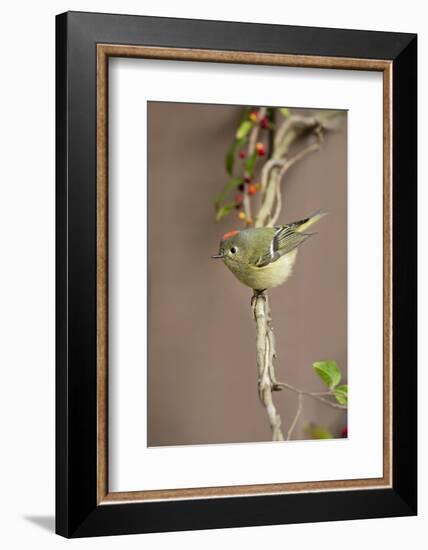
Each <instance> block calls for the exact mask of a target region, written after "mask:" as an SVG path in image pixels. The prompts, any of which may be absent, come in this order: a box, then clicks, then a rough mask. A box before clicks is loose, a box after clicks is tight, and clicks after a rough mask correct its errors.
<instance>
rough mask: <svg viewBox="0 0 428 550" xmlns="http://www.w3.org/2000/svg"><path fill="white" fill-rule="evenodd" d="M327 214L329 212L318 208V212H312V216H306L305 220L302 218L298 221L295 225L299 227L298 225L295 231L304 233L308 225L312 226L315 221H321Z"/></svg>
mask: <svg viewBox="0 0 428 550" xmlns="http://www.w3.org/2000/svg"><path fill="white" fill-rule="evenodd" d="M326 214H327V212H323V211H322V210H318V212H315V214H312V216H309V218H306V219H304V220H300V221H299V222H296V224H295V225H296V226H297V227H296V229H295V231H297V232H298V233H303V232H304V231H306V229H308V227H310V226H311V225H313V224H314V223H316V222H317V221H319V220H320V219H321V218H323V217H324V216H325V215H326Z"/></svg>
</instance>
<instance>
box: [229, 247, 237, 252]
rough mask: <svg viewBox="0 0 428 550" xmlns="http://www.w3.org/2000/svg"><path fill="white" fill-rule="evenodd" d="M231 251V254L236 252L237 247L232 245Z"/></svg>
mask: <svg viewBox="0 0 428 550" xmlns="http://www.w3.org/2000/svg"><path fill="white" fill-rule="evenodd" d="M230 253H231V254H236V248H235V247H234V246H232V248H231V249H230Z"/></svg>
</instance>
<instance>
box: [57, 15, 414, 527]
mask: <svg viewBox="0 0 428 550" xmlns="http://www.w3.org/2000/svg"><path fill="white" fill-rule="evenodd" d="M56 24H57V33H56V36H57V43H56V48H57V62H56V70H57V76H56V78H57V104H56V114H57V150H56V154H57V174H56V175H57V228H56V232H57V279H56V280H57V372H56V375H57V382H56V394H57V401H56V419H57V422H56V440H57V455H56V461H57V473H56V477H57V479H56V486H57V494H56V517H57V532H58V533H59V534H60V535H63V536H66V537H84V536H97V535H113V534H126V533H145V532H156V531H174V530H185V529H206V528H220V527H238V526H250V525H273V524H279V523H296V522H314V521H332V520H343V519H358V518H372V517H393V516H404V515H414V514H416V509H417V491H416V483H417V481H416V479H417V477H416V455H417V452H416V450H417V448H416V433H417V425H416V151H417V147H416V66H417V65H416V53H417V49H416V48H417V39H416V36H415V35H412V34H402V33H384V32H373V31H354V30H340V29H322V28H307V27H288V26H279V25H257V24H246V23H245V24H244V23H230V22H216V21H197V20H184V19H168V18H154V17H141V16H122V15H120V16H119V15H109V14H94V13H77V12H69V13H65V14H61V15H59V16H57V22H56Z"/></svg>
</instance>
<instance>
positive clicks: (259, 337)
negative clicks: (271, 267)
mask: <svg viewBox="0 0 428 550" xmlns="http://www.w3.org/2000/svg"><path fill="white" fill-rule="evenodd" d="M252 302H253V311H254V319H255V321H256V331H257V332H256V349H257V370H258V390H259V398H260V401H261V402H262V404H263V406H264V407H265V409H266V414H267V416H268V419H269V425H270V428H271V430H272V440H273V441H284V435H283V433H282V430H281V417H280V415H279V414H278V412H277V410H276V407H275V404H274V402H273V398H272V390H273V388H274V386H275V384H276V382H275V374H274V366H273V358H274V356H275V344H274V337H273V332H272V327H271V326H270V322H271V321H270V313H269V304H268V298H267V296H266V294H264V293H260V292H257V291H255V292H254V295H253V299H252Z"/></svg>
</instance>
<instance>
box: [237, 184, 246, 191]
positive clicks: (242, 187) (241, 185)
mask: <svg viewBox="0 0 428 550" xmlns="http://www.w3.org/2000/svg"><path fill="white" fill-rule="evenodd" d="M238 189H239V191H241V192H243V191H245V185H244V184H243V183H241V184H240V185H239V186H238Z"/></svg>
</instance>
